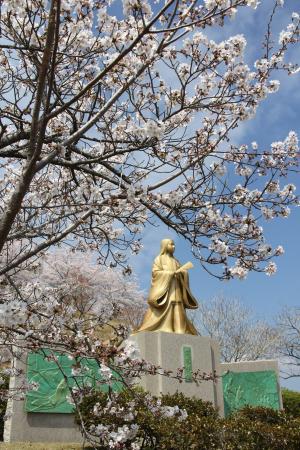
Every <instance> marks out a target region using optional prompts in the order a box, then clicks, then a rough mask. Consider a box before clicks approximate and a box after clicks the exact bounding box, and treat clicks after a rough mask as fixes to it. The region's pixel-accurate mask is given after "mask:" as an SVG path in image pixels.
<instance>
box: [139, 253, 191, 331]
mask: <svg viewBox="0 0 300 450" xmlns="http://www.w3.org/2000/svg"><path fill="white" fill-rule="evenodd" d="M179 268H180V264H179V262H178V261H177V260H176V259H175V258H174V257H173V256H170V255H168V254H165V255H159V256H157V258H155V260H154V264H153V268H152V282H151V288H150V292H149V297H148V304H149V308H148V310H147V312H146V314H145V316H144V319H143V322H142V324H141V326H140V327H139V328H138V329H137V330H135V332H139V331H165V332H168V333H180V334H194V335H197V334H198V333H197V331H196V329H195V327H194V326H193V324H192V323H191V322H190V320H189V319H188V318H187V316H186V312H185V309H196V308H198V304H197V301H196V299H195V298H194V297H193V295H192V293H191V291H190V288H189V278H188V273H187V271H183V272H180V273H178V274H176V275H174V271H176V270H177V269H179Z"/></svg>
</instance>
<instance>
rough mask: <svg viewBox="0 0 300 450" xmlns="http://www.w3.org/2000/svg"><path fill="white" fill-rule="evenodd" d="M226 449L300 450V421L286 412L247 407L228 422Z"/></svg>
mask: <svg viewBox="0 0 300 450" xmlns="http://www.w3.org/2000/svg"><path fill="white" fill-rule="evenodd" d="M222 449H224V450H225V449H226V450H299V449H300V420H297V419H292V418H290V417H289V416H288V415H287V414H285V413H284V412H283V411H275V410H273V409H270V408H263V407H255V408H254V407H245V408H243V409H241V410H240V411H238V412H236V413H235V414H233V415H232V416H231V417H229V418H228V419H226V420H225V421H224V441H223V447H222Z"/></svg>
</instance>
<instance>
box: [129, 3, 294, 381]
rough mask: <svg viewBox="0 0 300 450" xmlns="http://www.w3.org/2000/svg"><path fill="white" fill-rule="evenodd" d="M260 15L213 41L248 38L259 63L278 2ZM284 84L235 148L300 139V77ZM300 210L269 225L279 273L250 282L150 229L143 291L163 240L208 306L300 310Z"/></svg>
mask: <svg viewBox="0 0 300 450" xmlns="http://www.w3.org/2000/svg"><path fill="white" fill-rule="evenodd" d="M261 3H262V5H261V6H260V7H259V8H258V9H257V10H256V11H254V10H252V9H250V8H244V9H243V10H242V11H241V12H240V13H238V15H237V17H236V20H234V21H231V22H229V24H228V26H226V27H225V28H223V29H216V30H214V31H213V33H211V37H212V38H213V39H214V40H216V41H221V40H223V39H224V38H225V37H229V36H230V35H233V34H239V33H241V34H244V35H245V36H246V38H247V41H248V44H247V50H246V53H247V55H248V56H247V58H246V60H247V63H248V64H249V65H251V64H253V63H254V62H255V60H256V59H257V58H258V57H259V55H261V54H262V50H261V42H262V39H263V36H264V32H265V29H266V26H265V25H264V24H266V20H267V17H268V13H269V12H270V11H271V8H272V5H273V4H274V2H273V1H272V0H262V2H261ZM293 11H295V12H298V13H299V12H300V2H299V0H286V1H285V6H284V8H282V9H281V10H280V11H279V13H278V14H277V17H276V18H275V21H274V40H276V41H277V40H278V33H279V31H280V30H281V29H283V28H285V27H286V26H287V24H288V23H289V17H290V16H291V13H292V12H293ZM288 56H289V58H287V59H288V60H290V61H291V62H298V63H300V45H298V46H297V47H296V46H294V48H293V49H292V51H290V52H289V55H288ZM273 78H277V79H279V80H280V81H281V88H280V91H279V92H278V93H276V94H273V95H271V96H269V97H268V99H267V100H265V101H264V102H263V103H262V104H261V106H260V109H259V111H258V114H257V116H256V117H255V119H253V120H251V121H248V122H245V123H244V124H243V126H242V127H240V128H238V129H237V130H236V131H235V132H234V133H233V135H232V142H233V143H235V144H243V143H245V144H250V143H251V142H252V141H257V142H258V144H259V146H260V147H261V148H262V147H265V148H268V147H269V145H270V144H271V142H273V141H277V140H283V139H284V138H285V137H286V136H287V134H288V132H289V131H290V130H294V131H296V132H297V133H298V135H299V136H300V73H299V74H297V75H294V76H293V77H288V76H287V75H286V74H283V73H281V74H279V76H274V77H273ZM299 179H300V177H299V174H295V175H293V176H290V177H289V179H288V182H293V183H294V184H296V186H297V187H298V189H297V191H298V193H299V190H300V183H299ZM299 224H300V208H294V209H293V210H292V213H291V215H290V217H289V218H288V219H277V220H276V219H275V220H273V221H271V222H264V223H263V226H264V229H265V236H266V239H267V242H269V243H270V244H273V245H279V244H281V245H283V247H284V249H285V253H284V255H283V256H281V257H278V258H276V261H275V262H276V264H277V267H278V271H277V274H276V275H274V276H272V277H268V276H266V275H265V274H257V273H250V274H249V275H248V278H247V279H246V280H244V281H239V280H233V281H229V282H220V281H219V280H217V279H215V278H213V277H210V276H209V275H208V274H207V273H206V272H205V271H204V270H203V269H202V268H201V267H200V265H199V263H197V261H195V260H194V259H193V256H192V254H191V252H190V249H189V246H188V244H187V243H186V242H185V241H184V240H183V239H182V238H178V237H176V236H175V235H174V233H173V232H169V231H168V230H167V228H166V227H165V226H162V225H159V224H158V226H157V228H147V229H146V231H145V234H144V241H143V244H144V248H143V251H142V252H141V253H140V254H139V255H138V256H137V257H134V258H133V260H132V265H133V267H134V269H135V272H136V274H137V276H138V278H139V281H140V284H141V287H142V288H143V289H145V290H146V291H147V290H148V288H149V284H150V276H151V265H152V260H153V258H154V257H155V256H156V255H157V254H158V252H159V246H160V240H161V239H163V238H165V237H171V238H173V239H174V240H175V242H176V257H177V258H178V259H179V260H180V261H181V262H182V263H184V262H186V261H189V260H191V261H193V263H194V266H195V267H194V269H192V270H191V271H190V282H191V287H192V290H193V293H194V294H195V296H196V297H197V298H198V300H199V301H204V302H205V300H207V299H209V298H211V297H213V296H215V295H216V294H219V293H223V294H224V295H225V296H227V297H238V298H239V299H240V300H241V301H242V302H243V303H244V304H245V305H247V306H250V307H252V309H253V310H254V312H255V313H256V314H257V316H258V317H263V318H266V319H267V320H272V319H273V317H274V316H275V315H276V314H277V313H278V312H279V311H280V310H281V308H282V307H283V306H285V305H288V306H295V305H298V306H299V305H300V226H299ZM282 384H283V385H286V386H288V387H290V388H292V389H297V390H300V379H297V380H296V379H292V380H289V381H284V382H282Z"/></svg>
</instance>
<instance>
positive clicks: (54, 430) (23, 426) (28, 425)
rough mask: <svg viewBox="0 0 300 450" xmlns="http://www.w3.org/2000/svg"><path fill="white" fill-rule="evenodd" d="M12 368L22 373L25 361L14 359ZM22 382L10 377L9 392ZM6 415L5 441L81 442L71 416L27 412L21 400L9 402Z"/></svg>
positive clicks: (19, 379) (80, 436)
mask: <svg viewBox="0 0 300 450" xmlns="http://www.w3.org/2000/svg"><path fill="white" fill-rule="evenodd" d="M14 366H15V368H16V369H21V370H23V371H24V373H25V370H26V365H25V363H24V362H21V361H19V360H16V361H15V363H14ZM22 381H23V380H22V378H21V376H19V377H17V378H16V377H11V378H10V389H11V390H12V391H14V389H15V388H16V387H18V386H20V385H21V384H22ZM6 413H7V414H8V416H9V419H8V420H6V421H5V428H4V442H79V443H81V442H83V437H82V435H81V433H80V431H79V428H78V427H77V426H76V424H75V422H74V414H57V413H56V414H55V413H54V414H53V413H28V412H26V411H25V402H24V401H22V400H9V401H8V404H7V410H6ZM45 448H46V447H45Z"/></svg>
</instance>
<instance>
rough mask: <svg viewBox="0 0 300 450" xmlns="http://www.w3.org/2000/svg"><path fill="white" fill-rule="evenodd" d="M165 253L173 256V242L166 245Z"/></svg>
mask: <svg viewBox="0 0 300 450" xmlns="http://www.w3.org/2000/svg"><path fill="white" fill-rule="evenodd" d="M167 252H168V253H169V254H170V255H173V254H174V252H175V244H174V242H173V241H170V242H169V243H168V245H167Z"/></svg>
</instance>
